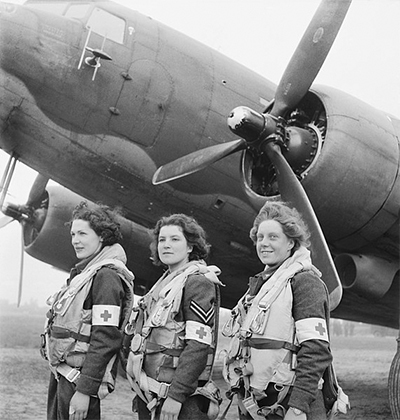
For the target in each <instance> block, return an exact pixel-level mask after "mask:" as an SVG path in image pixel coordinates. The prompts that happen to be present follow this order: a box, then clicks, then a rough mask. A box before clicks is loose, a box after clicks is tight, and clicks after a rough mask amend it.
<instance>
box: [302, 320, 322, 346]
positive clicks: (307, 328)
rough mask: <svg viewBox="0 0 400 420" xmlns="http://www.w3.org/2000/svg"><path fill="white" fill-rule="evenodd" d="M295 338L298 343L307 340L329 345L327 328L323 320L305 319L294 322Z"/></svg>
mask: <svg viewBox="0 0 400 420" xmlns="http://www.w3.org/2000/svg"><path fill="white" fill-rule="evenodd" d="M295 324H296V337H297V340H298V341H299V343H300V344H301V343H302V342H303V341H307V340H324V341H327V342H328V343H329V337H328V328H327V327H326V320H325V319H324V318H305V319H300V320H299V321H296V323H295Z"/></svg>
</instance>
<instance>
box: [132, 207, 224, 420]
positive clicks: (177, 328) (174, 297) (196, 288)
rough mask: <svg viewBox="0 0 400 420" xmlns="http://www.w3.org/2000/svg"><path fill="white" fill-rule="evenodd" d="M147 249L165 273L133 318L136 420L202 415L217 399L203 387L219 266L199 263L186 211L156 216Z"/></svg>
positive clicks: (196, 232)
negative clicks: (151, 238) (155, 222)
mask: <svg viewBox="0 0 400 420" xmlns="http://www.w3.org/2000/svg"><path fill="white" fill-rule="evenodd" d="M150 248H151V251H152V257H153V260H154V262H155V264H158V265H163V266H164V267H165V268H166V269H167V270H166V271H165V273H164V275H163V276H162V277H161V278H160V279H159V280H158V281H157V283H156V284H155V285H154V286H153V287H152V289H151V290H150V291H149V292H148V293H147V294H146V295H145V296H144V297H143V298H142V300H141V301H140V302H139V305H138V307H137V308H136V310H137V318H136V319H135V320H134V322H133V329H134V332H135V335H134V337H133V340H132V344H131V352H130V355H129V358H128V365H127V373H128V378H130V381H131V384H132V386H133V388H134V390H135V392H136V393H137V396H138V397H137V398H136V402H137V406H138V412H139V419H140V420H144V419H150V417H151V418H152V419H153V418H157V419H160V420H176V419H178V418H179V419H185V420H191V419H192V420H193V419H208V417H207V413H210V408H216V407H215V404H216V401H215V398H214V400H213V396H211V398H208V397H209V396H210V395H208V394H207V391H209V390H210V388H208V387H206V388H203V386H204V385H206V384H208V386H210V384H211V383H210V379H211V378H210V376H211V369H212V364H213V361H214V355H215V350H216V349H215V347H216V346H215V344H216V342H215V340H216V335H215V328H216V319H217V317H216V316H217V313H218V311H219V294H218V284H219V281H218V279H217V276H216V275H217V274H219V270H218V268H217V267H215V266H207V265H206V264H205V262H204V261H203V259H204V258H206V257H207V255H208V249H209V246H208V244H207V242H206V237H205V232H204V230H203V228H202V227H201V226H200V225H199V224H198V223H197V222H196V220H194V219H193V218H192V217H189V216H186V215H184V214H173V215H171V216H168V217H162V218H161V219H160V220H159V221H158V222H157V224H156V226H155V229H154V231H153V242H152V244H151V247H150ZM211 387H212V385H211ZM211 391H216V390H215V389H211ZM214 396H215V394H214ZM217 405H218V403H217Z"/></svg>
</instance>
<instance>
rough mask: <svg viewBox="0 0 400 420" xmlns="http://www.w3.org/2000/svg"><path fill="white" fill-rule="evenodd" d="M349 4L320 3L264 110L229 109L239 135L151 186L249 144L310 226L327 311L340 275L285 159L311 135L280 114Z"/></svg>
mask: <svg viewBox="0 0 400 420" xmlns="http://www.w3.org/2000/svg"><path fill="white" fill-rule="evenodd" d="M350 3H351V0H340V1H337V0H323V1H322V2H321V4H320V6H319V8H318V9H317V11H316V13H315V15H314V17H313V18H312V20H311V22H310V24H309V26H308V28H307V29H306V31H305V33H304V35H303V37H302V39H301V41H300V43H299V45H298V47H297V49H296V51H295V52H294V54H293V56H292V58H291V60H290V62H289V64H288V66H287V68H286V70H285V72H284V74H283V76H282V78H281V80H280V82H279V85H278V87H277V90H276V93H275V99H274V101H273V102H272V108H271V109H270V111H269V112H268V110H267V112H265V113H259V112H256V111H254V110H252V109H250V108H247V107H237V108H235V109H234V110H233V111H232V112H231V114H230V115H229V117H228V125H229V128H230V129H231V130H232V131H233V132H234V133H235V134H237V135H238V136H240V137H241V138H240V139H238V140H233V141H230V142H226V143H222V144H218V145H214V146H210V147H207V148H205V149H201V150H197V151H195V152H193V153H191V154H189V155H186V156H183V157H181V158H179V159H177V160H175V161H173V162H170V163H167V164H165V165H163V166H161V167H160V168H158V170H157V171H156V172H155V174H154V176H153V184H154V185H158V184H161V183H165V182H168V181H172V180H175V179H178V178H181V177H184V176H187V175H189V174H192V173H195V172H197V171H200V170H202V169H204V168H205V167H207V166H208V165H211V164H213V163H215V162H216V161H218V160H220V159H223V158H225V157H226V156H229V155H230V154H232V153H235V152H238V151H241V150H244V149H246V148H249V147H251V148H255V149H258V151H259V152H261V153H266V154H267V156H268V158H269V159H270V160H271V162H272V164H273V165H274V167H275V171H276V174H277V180H278V185H279V191H280V195H281V197H282V199H283V200H284V201H287V202H289V203H291V204H292V205H293V206H294V207H296V208H297V209H298V210H299V211H300V212H301V214H302V215H303V216H304V218H305V220H306V222H307V224H308V226H309V228H310V231H311V234H312V238H313V260H314V262H315V263H316V265H317V266H318V267H319V268H320V269H321V271H322V272H323V277H324V280H325V282H326V283H327V285H328V289H329V292H330V293H331V299H332V292H333V291H334V290H335V289H337V292H335V293H334V294H335V296H334V298H333V301H331V306H332V309H333V308H334V307H335V306H336V305H337V304H338V303H339V301H340V298H341V293H342V290H341V287H340V281H339V276H338V274H337V272H336V269H335V266H334V263H333V260H332V257H331V255H330V252H329V248H328V245H327V243H326V241H325V238H324V235H323V233H322V230H321V227H320V225H319V222H318V219H317V217H316V215H315V213H314V210H313V208H312V205H311V203H310V201H309V199H308V197H307V194H306V193H305V191H304V189H303V187H302V185H301V183H300V182H299V180H298V179H297V177H296V175H295V173H294V172H293V170H292V168H291V166H290V165H289V163H288V161H287V160H289V162H290V161H291V156H290V138H291V137H292V138H293V137H295V136H296V137H297V138H299V139H300V140H301V141H302V142H307V141H308V140H309V138H310V136H311V134H310V132H309V131H308V130H306V129H303V128H300V127H295V126H293V127H288V125H287V122H286V120H285V117H286V116H287V114H288V113H289V112H290V111H292V110H294V109H295V107H296V106H297V105H298V103H299V102H300V100H301V99H302V98H303V97H304V95H305V94H306V93H307V91H308V90H309V88H310V86H311V84H312V83H313V81H314V79H315V77H316V76H317V74H318V72H319V70H320V68H321V66H322V65H323V63H324V61H325V59H326V57H327V55H328V53H329V50H330V48H331V47H332V45H333V42H334V40H335V38H336V35H337V34H338V32H339V29H340V27H341V25H342V23H343V20H344V18H345V16H346V14H347V11H348V9H349V7H350ZM292 153H293V152H292ZM285 157H286V159H285Z"/></svg>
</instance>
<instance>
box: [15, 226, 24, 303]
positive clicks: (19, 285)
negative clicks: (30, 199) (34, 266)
mask: <svg viewBox="0 0 400 420" xmlns="http://www.w3.org/2000/svg"><path fill="white" fill-rule="evenodd" d="M24 253H25V249H24V224H23V223H21V255H20V260H19V282H18V299H17V307H19V306H20V304H21V297H22V281H23V277H24Z"/></svg>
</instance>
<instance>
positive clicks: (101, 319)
mask: <svg viewBox="0 0 400 420" xmlns="http://www.w3.org/2000/svg"><path fill="white" fill-rule="evenodd" d="M120 311H121V308H120V307H119V306H116V305H93V308H92V325H102V326H111V327H118V325H119V314H120Z"/></svg>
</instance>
